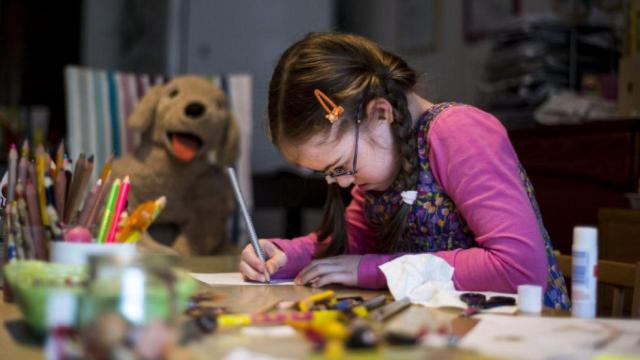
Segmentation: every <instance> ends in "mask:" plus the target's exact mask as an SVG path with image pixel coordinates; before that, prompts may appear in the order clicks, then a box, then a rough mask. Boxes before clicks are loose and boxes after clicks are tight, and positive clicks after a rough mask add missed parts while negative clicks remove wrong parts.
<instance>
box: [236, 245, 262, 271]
mask: <svg viewBox="0 0 640 360" xmlns="http://www.w3.org/2000/svg"><path fill="white" fill-rule="evenodd" d="M240 258H241V260H242V261H244V262H246V263H247V264H248V265H249V266H251V267H252V268H254V269H255V270H256V271H258V272H264V270H265V269H264V264H263V263H262V261H260V258H258V255H256V252H255V250H254V249H253V246H251V244H249V245H247V246H245V248H244V250H242V255H241V257H240Z"/></svg>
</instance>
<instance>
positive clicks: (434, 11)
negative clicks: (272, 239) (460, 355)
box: [0, 0, 640, 253]
mask: <svg viewBox="0 0 640 360" xmlns="http://www.w3.org/2000/svg"><path fill="white" fill-rule="evenodd" d="M635 3H636V2H635V1H634V0H617V1H616V0H609V1H607V0H600V1H596V0H592V1H586V0H585V1H576V0H573V1H569V0H565V1H559V0H482V1H478V0H476V1H473V0H449V1H444V0H397V1H383V0H342V1H339V0H271V1H259V0H234V1H208V0H109V1H106V0H67V1H58V2H46V1H21V0H0V54H1V55H0V154H2V156H1V158H2V159H6V152H7V149H8V148H9V146H10V144H11V143H21V141H22V139H25V138H29V139H30V141H33V142H34V143H45V144H47V145H48V146H49V147H50V148H52V147H53V146H56V145H57V144H58V142H60V141H61V140H62V139H63V138H65V136H66V134H68V131H69V129H68V126H67V124H68V121H67V119H68V117H69V114H68V109H67V105H66V104H67V102H66V101H67V100H68V99H65V76H64V69H65V66H68V65H80V66H83V67H89V68H94V69H103V70H111V71H122V72H131V73H144V74H157V75H163V76H165V77H172V76H176V75H179V74H185V73H195V74H203V75H212V74H231V73H244V74H249V75H250V76H251V79H252V82H251V84H252V86H251V91H250V93H248V94H246V96H249V97H250V100H251V102H250V104H251V108H250V109H251V111H250V116H251V123H252V126H251V128H250V129H249V132H248V134H250V135H249V136H250V141H249V143H250V147H249V148H250V168H251V172H252V175H253V179H254V180H253V186H254V189H253V193H254V205H255V211H254V214H255V220H256V227H257V230H258V233H259V235H260V236H262V237H269V236H285V235H287V236H292V235H295V234H299V233H304V232H306V231H309V230H311V229H313V227H315V225H316V223H317V219H318V216H319V214H320V207H321V206H322V202H323V199H324V184H323V183H322V182H317V181H314V180H311V179H307V178H305V177H304V175H303V174H302V175H301V174H300V173H299V172H298V170H297V169H291V168H289V167H288V165H287V164H286V163H285V162H284V161H283V159H282V157H281V156H280V155H279V154H278V152H277V151H276V150H275V148H274V147H273V146H272V145H271V144H270V142H269V140H268V139H267V137H266V132H265V113H266V100H267V86H268V81H269V78H270V75H271V72H272V70H273V68H274V66H275V64H276V61H277V59H278V56H279V55H280V54H281V53H282V52H283V51H284V50H285V49H286V48H287V47H288V46H289V45H291V44H292V43H293V42H294V41H296V40H298V39H299V38H301V37H302V36H304V35H305V34H306V33H308V32H311V31H327V30H338V31H345V32H353V33H357V34H361V35H364V36H367V37H369V38H371V39H372V40H374V41H377V42H379V43H380V44H381V45H382V46H383V47H384V48H386V49H388V50H391V51H393V52H396V53H398V54H399V55H401V56H402V57H403V58H405V59H406V60H408V62H409V63H410V65H412V66H413V67H414V69H416V70H417V71H418V72H419V73H420V74H421V80H422V91H423V92H424V93H425V95H426V96H427V97H428V98H429V99H430V100H432V101H436V102H439V101H458V102H463V103H468V104H473V105H476V106H478V107H480V108H482V109H484V110H487V111H490V112H492V113H493V114H495V115H496V116H497V117H498V118H499V119H500V120H501V121H502V122H503V124H504V125H505V126H506V127H507V129H509V131H510V136H511V138H512V141H513V142H514V146H515V147H516V150H517V151H518V153H519V155H520V158H521V160H522V162H523V163H524V165H525V167H526V168H527V170H528V171H529V174H530V176H531V178H532V181H533V184H534V187H535V188H536V190H537V193H538V199H539V201H540V203H541V207H542V214H543V217H544V220H545V223H546V224H547V227H548V228H549V231H550V233H551V237H552V240H553V242H554V243H555V244H556V246H557V247H559V248H560V249H561V250H563V252H565V253H566V252H568V249H569V247H570V243H571V239H570V237H571V228H572V227H573V226H574V225H575V224H577V223H589V224H596V223H598V222H599V221H602V220H601V219H599V218H598V214H599V213H600V212H601V211H602V209H608V208H613V209H619V210H628V209H630V208H631V204H630V203H629V198H630V197H631V195H629V194H633V193H637V184H638V171H639V170H638V169H639V168H640V166H639V165H640V162H639V156H640V142H639V140H638V139H640V132H639V130H638V128H639V127H638V118H637V116H638V115H640V113H639V112H638V107H640V99H638V97H637V96H638V89H639V87H640V83H638V80H637V79H638V76H639V74H638V68H639V67H640V65H638V56H637V54H636V53H637V48H638V46H637V41H638V38H637V36H636V35H635V34H637V32H638V30H637V6H635ZM620 89H622V92H621V91H620ZM625 194H626V197H625ZM346 196H347V197H348V195H346ZM625 214H626V213H625ZM624 216H627V215H624ZM614 218H615V219H620V218H621V215H619V214H617V215H615V216H614ZM625 231H626V230H625ZM631 231H636V230H631ZM638 234H640V230H638Z"/></svg>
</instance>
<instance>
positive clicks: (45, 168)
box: [3, 141, 166, 262]
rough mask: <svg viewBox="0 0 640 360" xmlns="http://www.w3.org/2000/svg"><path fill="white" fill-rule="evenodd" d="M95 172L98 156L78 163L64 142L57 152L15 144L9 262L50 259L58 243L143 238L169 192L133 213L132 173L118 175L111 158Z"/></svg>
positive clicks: (9, 191)
mask: <svg viewBox="0 0 640 360" xmlns="http://www.w3.org/2000/svg"><path fill="white" fill-rule="evenodd" d="M31 155H33V156H31ZM93 172H94V157H93V156H85V154H84V153H80V155H79V156H78V158H77V160H76V162H75V165H74V164H73V161H72V160H71V159H70V158H69V157H68V156H67V155H66V154H65V149H64V144H62V143H61V144H60V145H59V146H58V148H57V151H56V152H55V154H54V155H53V157H52V156H51V155H50V154H49V153H48V152H47V151H45V148H44V146H42V145H38V146H37V147H36V148H35V151H34V152H33V154H32V152H31V150H30V148H29V144H28V142H26V141H25V142H24V144H23V145H22V149H21V151H20V154H18V150H17V148H16V146H15V145H12V147H11V150H10V151H9V161H8V171H7V175H6V176H7V191H6V194H7V196H6V200H7V202H6V206H5V211H4V219H3V226H4V229H5V231H6V232H5V235H6V236H5V238H6V241H5V242H4V243H5V244H4V246H5V249H4V250H5V254H6V256H5V262H6V261H11V260H13V259H18V260H19V259H39V260H48V259H49V257H50V256H49V254H50V252H51V249H52V246H55V244H56V243H57V242H67V243H69V242H70V243H79V244H107V245H109V244H116V243H135V242H136V241H137V240H138V239H139V237H140V234H141V233H143V232H144V231H146V229H147V228H148V227H149V226H150V225H151V223H152V222H153V221H154V220H155V219H156V218H157V216H158V215H159V213H160V212H161V211H162V209H163V208H164V206H165V204H166V199H165V197H161V198H159V199H154V200H151V201H148V202H146V203H143V204H141V205H140V206H139V207H138V208H136V209H135V210H134V211H133V212H131V214H130V215H128V214H127V197H128V194H129V189H130V185H131V179H130V177H129V176H126V177H124V178H123V179H114V178H113V177H112V175H111V159H109V160H108V161H107V162H106V163H105V164H104V166H103V168H102V171H101V172H100V176H99V177H98V178H97V180H96V181H95V183H93V184H91V178H92V175H93ZM52 244H53V245H52Z"/></svg>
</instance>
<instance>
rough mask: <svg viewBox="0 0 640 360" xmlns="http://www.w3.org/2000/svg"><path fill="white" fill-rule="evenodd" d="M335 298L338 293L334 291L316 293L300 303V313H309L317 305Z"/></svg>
mask: <svg viewBox="0 0 640 360" xmlns="http://www.w3.org/2000/svg"><path fill="white" fill-rule="evenodd" d="M335 296H336V293H335V292H334V291H333V290H327V291H322V292H319V293H315V294H313V295H311V296H309V297H307V298H304V299H302V300H300V301H299V302H298V308H299V309H300V311H309V310H311V308H312V307H313V305H314V304H315V303H317V302H321V301H327V300H330V299H332V298H334V297H335Z"/></svg>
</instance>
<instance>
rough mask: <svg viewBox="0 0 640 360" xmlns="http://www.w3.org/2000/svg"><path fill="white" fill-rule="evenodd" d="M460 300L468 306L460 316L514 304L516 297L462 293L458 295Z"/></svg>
mask: <svg viewBox="0 0 640 360" xmlns="http://www.w3.org/2000/svg"><path fill="white" fill-rule="evenodd" d="M460 300H461V301H462V302H464V303H465V304H467V306H468V308H467V309H466V310H464V311H463V312H462V314H461V316H471V315H473V314H476V313H477V312H478V311H480V310H486V309H491V308H494V307H498V306H512V305H515V304H516V299H514V298H512V297H510V296H492V297H490V298H489V299H487V297H486V296H485V295H484V294H480V293H464V294H462V295H460Z"/></svg>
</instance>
